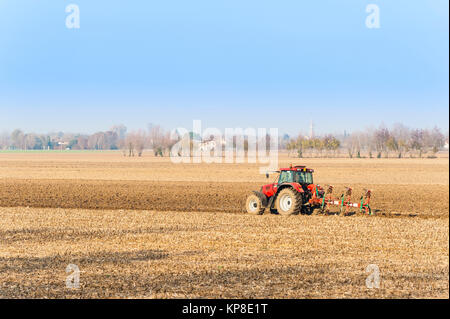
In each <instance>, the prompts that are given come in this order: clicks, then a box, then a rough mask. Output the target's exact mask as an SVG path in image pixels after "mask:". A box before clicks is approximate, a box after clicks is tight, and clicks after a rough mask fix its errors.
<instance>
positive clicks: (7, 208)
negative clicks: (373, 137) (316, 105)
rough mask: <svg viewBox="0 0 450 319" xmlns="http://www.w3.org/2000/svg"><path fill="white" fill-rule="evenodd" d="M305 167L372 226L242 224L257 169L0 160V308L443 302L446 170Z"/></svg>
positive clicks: (332, 163) (378, 165) (430, 164)
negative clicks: (70, 280) (106, 303)
mask: <svg viewBox="0 0 450 319" xmlns="http://www.w3.org/2000/svg"><path fill="white" fill-rule="evenodd" d="M291 161H292V162H294V163H297V162H298V160H296V159H290V158H287V157H285V156H284V157H281V165H282V166H283V165H288V163H289V162H291ZM302 163H306V164H307V165H309V166H311V167H313V168H315V169H316V174H315V179H316V182H318V183H320V184H322V185H325V184H327V183H332V184H334V185H335V186H336V188H337V193H339V192H340V191H342V190H343V186H347V185H349V186H354V189H355V192H354V194H355V196H354V198H355V199H356V198H357V197H358V195H359V193H360V191H361V190H362V188H363V187H365V186H369V187H370V188H371V189H372V190H373V194H374V197H373V207H374V208H375V209H378V213H377V214H378V216H376V217H366V216H357V215H355V216H351V217H336V216H292V217H289V218H282V217H281V216H274V215H270V214H266V215H264V216H248V215H246V214H241V212H243V204H244V201H245V197H246V195H247V194H248V192H250V191H251V190H253V189H257V188H259V186H260V185H261V184H263V183H267V182H268V181H267V180H266V179H265V178H264V176H262V175H259V174H258V165H250V164H235V165H216V164H211V165H207V164H202V165H193V164H191V165H190V164H184V165H174V164H171V163H170V162H169V161H168V160H167V159H159V158H158V159H155V158H153V157H144V158H134V159H129V158H123V157H121V156H120V154H119V153H106V154H98V153H97V154H83V153H81V154H70V153H69V154H64V153H61V154H39V155H38V154H31V155H30V154H0V217H1V219H0V240H1V242H0V297H75V298H76V297H144V298H146V297H150V298H152V297H163V298H165V297H168V298H176V297H230V298H232V297H244V298H245V297H274V298H278V297H287V298H293V297H295V298H298V297H318V298H320V297H446V298H448V291H449V290H448V236H449V234H448V210H449V190H448V159H436V160H416V159H404V160H396V159H392V160H385V159H381V160H368V159H361V160H345V159H336V160H335V159H306V160H304V161H302ZM26 206H29V207H30V208H26ZM44 207H47V208H44ZM381 217H397V218H381ZM68 263H75V264H77V265H78V266H79V267H80V268H81V270H82V271H83V272H82V277H81V278H82V280H81V283H82V287H81V288H80V289H78V290H68V289H66V288H65V287H64V280H65V276H66V275H67V274H66V273H65V267H66V266H67V264H68ZM372 263H375V264H377V265H378V266H379V267H380V270H381V276H382V286H381V288H380V289H368V288H366V286H365V278H366V277H367V275H368V274H367V273H365V267H366V266H367V265H368V264H372Z"/></svg>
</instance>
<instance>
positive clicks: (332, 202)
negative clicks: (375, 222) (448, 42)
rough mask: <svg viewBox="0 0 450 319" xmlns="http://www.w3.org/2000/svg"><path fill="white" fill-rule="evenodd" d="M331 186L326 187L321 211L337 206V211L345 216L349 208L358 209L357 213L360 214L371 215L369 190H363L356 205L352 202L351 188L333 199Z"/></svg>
mask: <svg viewBox="0 0 450 319" xmlns="http://www.w3.org/2000/svg"><path fill="white" fill-rule="evenodd" d="M333 189H334V187H333V186H332V185H328V188H327V191H326V192H325V194H324V195H323V197H322V202H321V210H322V211H329V206H339V211H340V213H341V214H344V215H347V214H348V213H349V210H350V208H359V212H360V213H362V214H368V215H372V209H371V208H370V198H371V195H372V191H371V190H370V189H364V194H363V195H362V196H361V198H360V200H359V202H358V203H355V202H352V198H351V197H352V191H353V189H352V188H351V187H345V189H346V190H345V193H343V194H342V195H341V196H340V197H339V199H338V198H335V197H333Z"/></svg>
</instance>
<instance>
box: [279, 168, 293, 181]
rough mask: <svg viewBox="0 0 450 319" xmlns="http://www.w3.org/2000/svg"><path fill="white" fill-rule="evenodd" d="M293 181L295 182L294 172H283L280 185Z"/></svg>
mask: <svg viewBox="0 0 450 319" xmlns="http://www.w3.org/2000/svg"><path fill="white" fill-rule="evenodd" d="M293 181H294V172H293V171H281V173H280V179H279V180H278V184H281V183H292V182H293Z"/></svg>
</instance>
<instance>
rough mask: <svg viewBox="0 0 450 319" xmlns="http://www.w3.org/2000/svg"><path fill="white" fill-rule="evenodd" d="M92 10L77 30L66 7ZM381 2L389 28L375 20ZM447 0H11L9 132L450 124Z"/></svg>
mask: <svg viewBox="0 0 450 319" xmlns="http://www.w3.org/2000/svg"><path fill="white" fill-rule="evenodd" d="M71 3H75V4H77V5H78V6H79V8H80V29H67V28H66V25H65V19H66V16H67V15H68V14H67V13H66V12H65V7H66V6H67V5H68V4H71ZM369 3H374V4H377V5H378V6H379V8H380V24H381V28H379V29H368V28H367V27H366V25H365V20H366V17H367V15H368V14H367V13H366V11H365V9H366V5H367V4H369ZM448 10H449V8H448V1H444V0H442V1H440V0H430V1H425V0H423V1H402V0H397V1H387V0H386V1H377V0H370V1H362V0H343V1H335V0H329V1H325V0H318V1H296V0H280V1H274V0H271V1H267V0H258V1H253V0H248V1H237V0H217V1H211V0H191V1H181V0H168V1H117V0H109V1H103V0H96V1H87V0H72V1H63V0H59V1H54V0H40V1H35V0H0V111H1V113H0V114H1V116H0V131H3V130H7V131H11V130H13V129H14V128H22V129H24V130H26V131H36V132H47V131H57V130H63V131H72V132H84V133H90V132H94V131H98V130H106V129H108V128H109V127H110V126H112V125H113V124H119V123H123V124H125V125H126V126H128V127H129V129H135V128H145V127H146V126H147V124H148V123H150V122H151V123H159V124H161V125H163V126H164V127H166V128H175V127H186V128H190V127H191V126H192V120H194V119H200V120H202V121H203V126H204V127H219V128H224V127H239V126H240V127H249V126H251V127H266V128H269V127H278V128H279V129H280V131H281V132H287V133H290V134H296V133H297V132H299V131H304V132H307V131H308V126H309V122H310V121H311V119H314V122H315V127H316V131H317V132H319V133H320V132H342V131H343V130H344V129H346V130H347V131H352V130H357V129H364V128H365V127H369V126H377V125H379V124H380V123H382V122H383V123H384V124H386V125H390V124H393V123H395V122H402V123H404V124H406V125H409V126H413V127H432V126H434V125H438V126H440V127H442V128H444V130H448V115H449V111H448V110H449V98H448V94H449V92H448V85H449V83H448V77H449V74H448V71H449V65H448V60H449V51H448V50H449V43H448V37H449V34H448V23H449V21H448Z"/></svg>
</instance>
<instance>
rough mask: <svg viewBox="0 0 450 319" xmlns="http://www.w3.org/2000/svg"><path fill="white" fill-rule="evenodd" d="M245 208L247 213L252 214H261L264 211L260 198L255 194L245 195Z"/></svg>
mask: <svg viewBox="0 0 450 319" xmlns="http://www.w3.org/2000/svg"><path fill="white" fill-rule="evenodd" d="M245 208H246V209H247V213H249V214H252V215H262V214H263V213H264V207H263V206H262V203H261V199H260V198H259V197H258V196H256V195H255V194H252V195H250V196H249V197H247V202H246V204H245Z"/></svg>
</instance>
